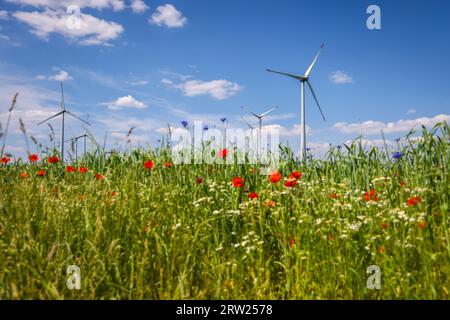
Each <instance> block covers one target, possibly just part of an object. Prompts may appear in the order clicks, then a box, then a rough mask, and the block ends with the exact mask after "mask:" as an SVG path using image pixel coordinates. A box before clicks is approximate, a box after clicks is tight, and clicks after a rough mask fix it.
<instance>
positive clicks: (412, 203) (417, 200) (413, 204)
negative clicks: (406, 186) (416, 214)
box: [406, 196, 422, 207]
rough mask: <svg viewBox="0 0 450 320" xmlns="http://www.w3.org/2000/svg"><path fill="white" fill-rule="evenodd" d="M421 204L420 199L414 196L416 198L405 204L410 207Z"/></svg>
mask: <svg viewBox="0 0 450 320" xmlns="http://www.w3.org/2000/svg"><path fill="white" fill-rule="evenodd" d="M421 202H422V199H421V198H420V197H418V196H416V197H411V198H409V199H408V201H406V204H407V205H408V206H410V207H411V206H416V205H418V204H419V203H421Z"/></svg>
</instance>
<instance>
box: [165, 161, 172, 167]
mask: <svg viewBox="0 0 450 320" xmlns="http://www.w3.org/2000/svg"><path fill="white" fill-rule="evenodd" d="M164 167H166V168H170V167H172V164H171V163H170V162H164Z"/></svg>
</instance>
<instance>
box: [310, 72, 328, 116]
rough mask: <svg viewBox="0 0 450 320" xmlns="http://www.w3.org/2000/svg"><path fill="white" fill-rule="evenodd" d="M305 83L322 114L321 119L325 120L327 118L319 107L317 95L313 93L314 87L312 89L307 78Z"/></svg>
mask: <svg viewBox="0 0 450 320" xmlns="http://www.w3.org/2000/svg"><path fill="white" fill-rule="evenodd" d="M306 83H307V84H308V87H309V90H311V93H312V95H313V97H314V100H316V103H317V107H318V108H319V111H320V114H321V115H322V118H323V121H324V122H326V121H327V120H326V119H325V116H324V115H323V112H322V108H320V105H319V101H317V97H316V94H315V93H314V89H313V87H312V85H311V83H309V80H308V81H306Z"/></svg>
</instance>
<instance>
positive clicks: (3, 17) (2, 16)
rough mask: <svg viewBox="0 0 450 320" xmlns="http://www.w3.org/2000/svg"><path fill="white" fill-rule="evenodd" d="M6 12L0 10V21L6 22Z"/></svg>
mask: <svg viewBox="0 0 450 320" xmlns="http://www.w3.org/2000/svg"><path fill="white" fill-rule="evenodd" d="M8 19H9V18H8V11H5V10H0V20H8Z"/></svg>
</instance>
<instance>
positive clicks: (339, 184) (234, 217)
mask: <svg viewBox="0 0 450 320" xmlns="http://www.w3.org/2000/svg"><path fill="white" fill-rule="evenodd" d="M449 137H450V130H449V126H448V125H447V124H446V123H444V124H440V125H438V126H436V127H435V128H433V130H432V131H427V130H425V129H423V132H422V138H421V139H420V140H417V139H415V140H413V139H412V137H410V136H408V137H406V141H409V142H410V145H407V146H404V147H401V150H400V151H401V152H402V153H403V157H402V158H401V159H398V160H395V159H392V154H390V153H389V154H388V153H387V152H385V151H384V150H380V149H372V150H367V151H365V150H364V149H363V148H362V147H361V146H360V145H359V144H358V143H357V142H355V143H354V144H353V145H352V146H350V147H348V149H345V148H344V149H345V150H339V149H337V148H334V149H332V150H331V151H330V153H329V154H328V157H327V159H326V160H317V159H309V160H308V162H307V163H306V164H305V165H298V164H296V162H295V161H294V160H293V159H292V157H291V156H289V154H290V153H289V151H288V150H284V152H285V156H286V157H285V160H284V161H283V162H282V163H281V164H280V168H279V170H280V172H281V173H282V174H283V177H284V178H286V177H287V176H288V175H289V174H290V173H291V172H292V171H301V172H302V174H303V176H302V178H301V180H300V181H298V184H297V186H296V187H292V188H287V187H285V186H284V182H283V180H282V181H280V182H279V183H276V184H272V183H270V181H269V178H268V177H267V176H263V175H259V174H258V172H259V168H258V166H257V165H250V164H248V165H218V164H217V165H207V164H201V165H174V166H173V167H172V168H166V167H164V166H163V162H164V161H170V159H169V157H168V155H167V152H166V151H167V150H155V151H152V153H150V151H143V150H136V151H133V152H132V153H128V154H113V155H111V156H108V157H105V155H102V154H99V153H96V154H90V155H87V156H85V158H84V159H83V161H82V164H83V166H85V167H87V168H88V169H89V171H88V172H87V173H85V174H80V173H78V172H72V173H67V172H65V167H64V166H63V165H62V164H48V163H46V162H45V161H42V162H39V163H37V164H30V163H21V162H16V163H10V164H8V165H0V181H1V186H0V298H1V299H448V298H449V291H450V237H449V218H448V211H449V188H450V175H449V160H450V159H449V158H450V146H449ZM148 159H152V160H153V161H154V162H155V166H154V167H153V169H152V170H151V171H150V170H148V169H146V168H144V166H143V163H144V162H145V161H146V160H148ZM73 165H74V166H79V165H80V164H79V163H75V164H73ZM253 168H255V170H254V169H253ZM40 169H44V170H46V171H47V174H46V176H44V177H38V176H36V172H37V171H38V170H40ZM23 172H26V173H28V174H29V177H28V178H22V177H20V174H21V173H23ZM95 173H101V174H103V175H104V176H105V178H104V179H103V180H100V181H99V180H96V179H95V177H94V174H95ZM236 176H240V177H243V178H244V183H245V187H244V188H243V189H239V188H234V187H233V185H232V179H233V177H236ZM197 177H201V178H203V183H202V184H197V183H196V178H197ZM401 182H402V183H404V185H403V186H401ZM370 189H374V190H376V196H377V197H378V200H377V201H365V200H364V193H365V192H366V191H369V190H370ZM112 191H114V192H116V195H115V196H112V195H111V192H112ZM249 191H255V192H257V193H258V194H259V198H258V199H256V200H253V201H249V199H248V192H249ZM333 194H335V195H336V197H335V198H333V197H332V196H331V195H333ZM413 196H417V197H420V199H421V202H420V203H418V204H417V205H412V206H408V205H407V200H408V199H409V198H411V197H413ZM267 201H273V202H274V203H275V204H274V206H273V207H271V206H269V205H267ZM69 265H79V266H80V269H81V290H69V289H68V288H67V287H66V280H67V275H66V269H67V266H69ZM370 265H378V266H379V267H380V268H381V273H382V274H381V284H382V288H381V290H370V289H367V287H366V281H367V277H368V276H369V275H368V274H366V270H367V268H368V267H369V266H370Z"/></svg>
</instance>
